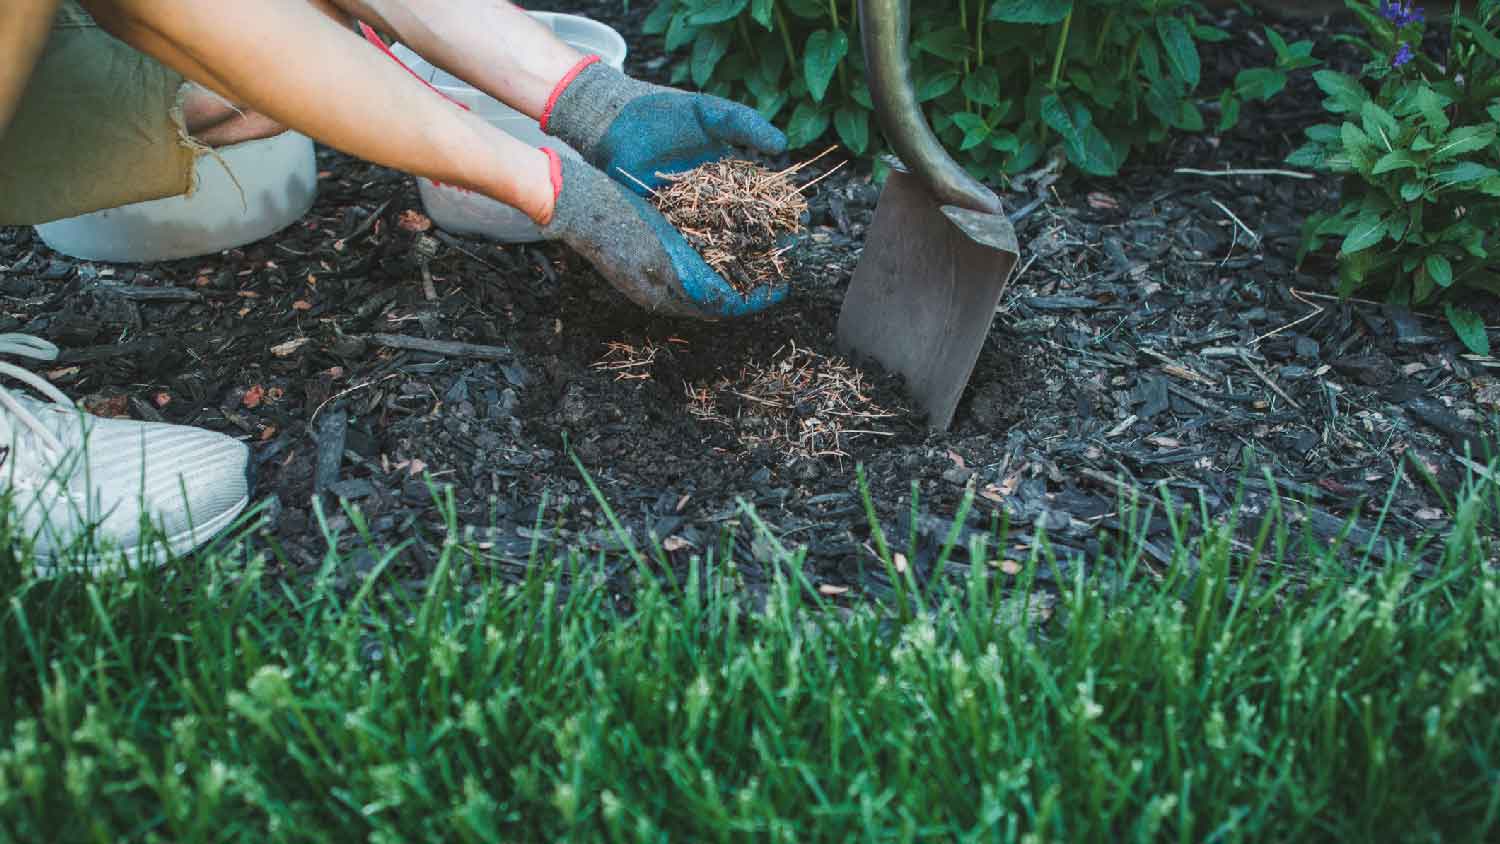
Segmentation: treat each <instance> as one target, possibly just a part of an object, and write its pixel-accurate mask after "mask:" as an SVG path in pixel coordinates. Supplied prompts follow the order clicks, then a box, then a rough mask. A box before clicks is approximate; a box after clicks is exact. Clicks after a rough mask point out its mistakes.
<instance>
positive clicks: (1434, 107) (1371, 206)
mask: <svg viewBox="0 0 1500 844" xmlns="http://www.w3.org/2000/svg"><path fill="white" fill-rule="evenodd" d="M1345 2H1346V5H1347V6H1348V7H1349V8H1350V9H1351V10H1352V11H1353V12H1354V13H1355V14H1356V15H1357V16H1358V17H1359V19H1360V21H1361V22H1362V23H1363V24H1364V27H1365V29H1366V32H1367V37H1363V38H1355V39H1352V40H1354V41H1355V42H1356V43H1358V44H1360V45H1361V46H1363V47H1364V48H1366V49H1367V50H1368V52H1369V55H1370V61H1369V62H1368V63H1367V64H1366V65H1365V66H1364V68H1363V69H1362V70H1361V72H1360V74H1359V75H1358V76H1357V77H1356V76H1351V75H1348V74H1343V73H1337V72H1334V71H1332V70H1323V71H1319V72H1318V73H1316V74H1314V77H1315V79H1316V80H1317V83H1318V86H1319V87H1320V88H1321V89H1322V90H1323V92H1324V93H1325V94H1327V99H1326V100H1324V103H1323V106H1324V108H1325V109H1326V110H1327V112H1328V113H1329V114H1331V115H1333V116H1334V118H1335V122H1330V123H1323V124H1319V125H1317V126H1313V127H1312V128H1310V129H1308V130H1307V137H1308V143H1307V144H1306V145H1304V146H1303V147H1302V148H1300V149H1298V150H1297V151H1296V152H1294V153H1293V154H1292V155H1291V157H1290V158H1288V159H1287V161H1288V163H1290V164H1293V165H1298V166H1303V167H1310V168H1313V169H1317V170H1321V171H1323V172H1326V173H1334V174H1339V175H1341V176H1343V177H1344V179H1343V191H1342V197H1341V200H1340V205H1339V207H1338V208H1337V209H1336V210H1333V211H1329V212H1325V213H1319V214H1316V215H1314V216H1313V217H1311V218H1310V219H1309V220H1308V222H1307V225H1306V227H1305V229H1304V233H1303V241H1304V242H1303V246H1302V252H1303V255H1304V256H1305V255H1306V254H1307V253H1308V252H1311V251H1313V250H1316V249H1319V248H1321V247H1322V245H1323V244H1324V242H1325V241H1328V240H1331V239H1337V240H1338V241H1339V250H1338V264H1339V290H1340V292H1341V293H1342V294H1343V295H1350V294H1353V293H1354V292H1355V291H1358V290H1362V289H1365V288H1370V289H1372V290H1374V291H1378V292H1383V293H1384V294H1385V295H1386V296H1387V297H1388V298H1389V299H1390V300H1391V301H1393V302H1398V303H1406V304H1412V305H1418V304H1424V303H1431V302H1437V301H1443V302H1444V307H1445V311H1446V312H1447V314H1448V319H1449V322H1450V323H1452V325H1453V328H1454V330H1455V331H1456V332H1457V334H1458V336H1459V338H1460V339H1461V340H1462V341H1463V342H1464V344H1465V345H1466V346H1468V347H1469V348H1470V349H1471V350H1473V351H1475V352H1477V353H1479V354H1489V340H1488V338H1487V336H1486V335H1485V330H1484V324H1483V321H1482V320H1481V319H1480V318H1479V317H1478V316H1477V315H1476V314H1474V313H1473V312H1472V311H1470V310H1468V309H1466V308H1463V307H1461V306H1459V305H1458V304H1456V303H1455V302H1454V301H1452V300H1453V298H1454V294H1456V293H1459V292H1460V291H1488V292H1490V293H1500V272H1497V271H1500V134H1497V124H1500V38H1497V37H1496V35H1495V32H1496V26H1497V24H1500V0H1479V2H1477V3H1476V4H1474V6H1473V11H1472V13H1465V12H1464V10H1463V8H1462V5H1460V4H1455V6H1454V8H1453V13H1452V15H1451V16H1449V18H1448V20H1447V22H1446V26H1447V29H1448V33H1447V34H1448V39H1449V43H1448V47H1447V50H1446V52H1445V53H1444V54H1443V55H1442V57H1441V60H1435V59H1433V58H1432V57H1430V56H1429V55H1428V54H1427V53H1425V52H1424V51H1423V50H1422V42H1423V40H1424V37H1425V35H1426V34H1427V33H1426V29H1427V21H1426V19H1425V18H1426V16H1425V14H1424V13H1423V10H1422V9H1420V8H1416V7H1415V6H1413V4H1412V3H1411V2H1410V0H1405V2H1401V3H1396V2H1389V0H1387V2H1382V3H1380V4H1378V5H1377V4H1376V3H1375V2H1373V0H1345Z"/></svg>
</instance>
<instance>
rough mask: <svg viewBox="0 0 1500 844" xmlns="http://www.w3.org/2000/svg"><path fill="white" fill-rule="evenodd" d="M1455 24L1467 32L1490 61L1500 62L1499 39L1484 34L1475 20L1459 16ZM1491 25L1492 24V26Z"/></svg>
mask: <svg viewBox="0 0 1500 844" xmlns="http://www.w3.org/2000/svg"><path fill="white" fill-rule="evenodd" d="M1457 23H1458V25H1459V27H1460V28H1462V29H1465V30H1468V33H1469V37H1470V38H1472V39H1474V43H1475V44H1477V45H1478V46H1479V49H1481V50H1483V51H1484V52H1485V53H1486V54H1488V55H1489V57H1490V58H1492V59H1497V60H1500V38H1497V37H1495V36H1494V35H1493V34H1491V33H1489V32H1486V31H1485V29H1484V27H1483V26H1481V25H1480V23H1479V22H1478V21H1476V20H1471V19H1470V18H1466V17H1463V16H1459V18H1458V20H1457ZM1492 25H1493V24H1492Z"/></svg>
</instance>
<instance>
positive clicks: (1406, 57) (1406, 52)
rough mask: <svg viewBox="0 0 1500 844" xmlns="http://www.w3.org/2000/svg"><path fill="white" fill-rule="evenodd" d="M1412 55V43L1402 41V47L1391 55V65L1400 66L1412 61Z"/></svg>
mask: <svg viewBox="0 0 1500 844" xmlns="http://www.w3.org/2000/svg"><path fill="white" fill-rule="evenodd" d="M1411 57H1412V52H1411V45H1410V44H1408V43H1406V42H1405V41H1402V42H1401V49H1399V50H1397V51H1396V55H1395V56H1392V57H1391V67H1400V66H1402V65H1404V64H1406V63H1407V62H1409V61H1411Z"/></svg>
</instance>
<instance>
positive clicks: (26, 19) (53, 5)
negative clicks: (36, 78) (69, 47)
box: [0, 0, 58, 134]
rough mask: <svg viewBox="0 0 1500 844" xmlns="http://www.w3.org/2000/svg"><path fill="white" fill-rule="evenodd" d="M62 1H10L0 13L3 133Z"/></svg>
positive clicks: (0, 123) (0, 120)
mask: <svg viewBox="0 0 1500 844" xmlns="http://www.w3.org/2000/svg"><path fill="white" fill-rule="evenodd" d="M57 4H58V0H6V6H7V8H6V10H5V13H4V14H0V134H4V133H5V128H6V127H7V126H9V125H10V119H11V118H12V117H13V116H15V113H16V106H17V104H19V103H20V101H21V92H22V91H24V90H25V89H26V80H28V79H30V78H31V71H32V69H33V68H35V67H36V61H37V59H38V58H39V57H40V56H41V55H42V47H43V46H45V45H46V43H47V33H48V32H50V31H52V18H53V16H54V15H55V14H57Z"/></svg>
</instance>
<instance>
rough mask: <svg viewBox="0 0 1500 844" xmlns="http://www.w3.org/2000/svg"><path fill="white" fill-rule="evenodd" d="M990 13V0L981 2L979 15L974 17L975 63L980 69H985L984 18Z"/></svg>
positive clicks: (981, 0)
mask: <svg viewBox="0 0 1500 844" xmlns="http://www.w3.org/2000/svg"><path fill="white" fill-rule="evenodd" d="M988 12H989V7H988V0H979V14H977V15H975V16H974V28H975V33H974V63H975V64H977V65H979V66H980V67H984V30H985V25H984V17H985V15H986V14H988Z"/></svg>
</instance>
